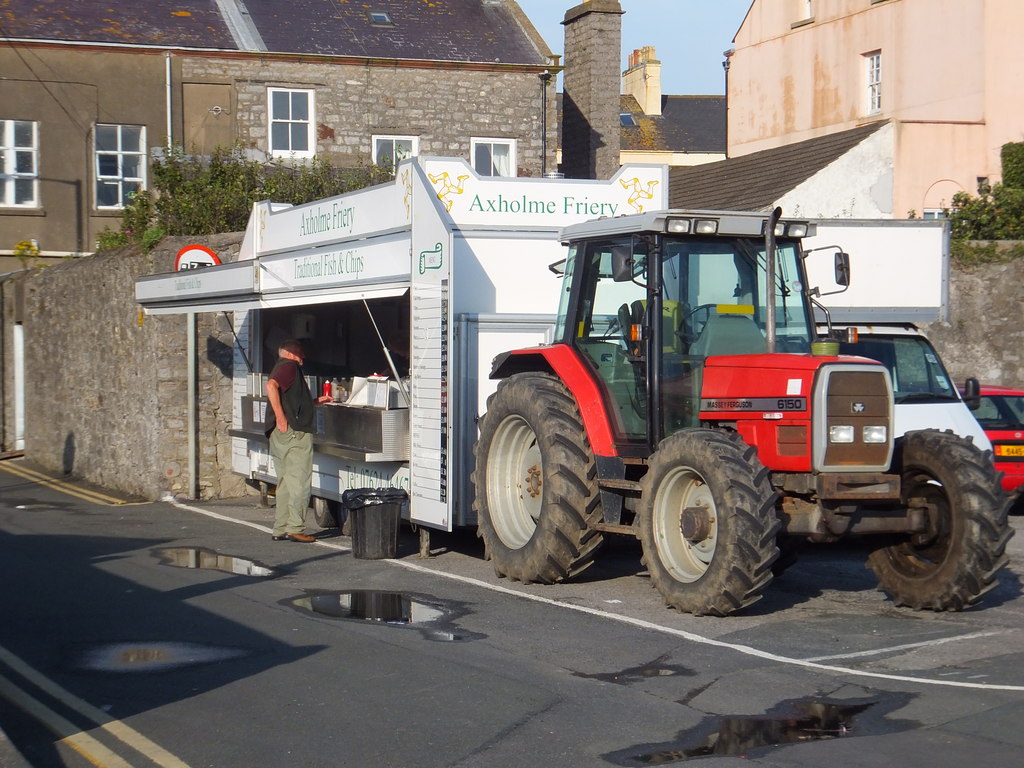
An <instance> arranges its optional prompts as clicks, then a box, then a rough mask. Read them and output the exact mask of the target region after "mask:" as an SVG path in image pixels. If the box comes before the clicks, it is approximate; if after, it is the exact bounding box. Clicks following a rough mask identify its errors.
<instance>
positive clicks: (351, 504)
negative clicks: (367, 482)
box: [341, 488, 409, 509]
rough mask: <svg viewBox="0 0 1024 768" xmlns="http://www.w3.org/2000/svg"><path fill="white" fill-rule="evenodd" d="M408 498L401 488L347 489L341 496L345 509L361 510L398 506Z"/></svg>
mask: <svg viewBox="0 0 1024 768" xmlns="http://www.w3.org/2000/svg"><path fill="white" fill-rule="evenodd" d="M407 498H409V494H407V493H406V492H405V491H404V490H402V489H401V488H349V489H348V490H347V491H343V492H342V494H341V503H342V504H343V505H344V507H345V509H361V508H362V507H369V506H374V505H376V504H400V503H401V502H403V501H405V500H406V499H407Z"/></svg>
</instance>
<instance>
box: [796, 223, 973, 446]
mask: <svg viewBox="0 0 1024 768" xmlns="http://www.w3.org/2000/svg"><path fill="white" fill-rule="evenodd" d="M815 225H816V228H817V233H816V234H815V235H814V236H813V237H808V238H806V239H805V240H804V246H805V249H806V253H807V256H806V258H805V264H806V266H807V275H808V282H809V284H810V285H811V286H812V287H817V288H818V289H819V290H820V291H821V293H822V296H821V298H820V302H821V304H822V305H823V306H824V307H827V317H826V313H824V312H821V313H820V314H819V316H818V320H819V325H818V330H819V333H820V334H821V335H825V334H826V333H828V332H831V333H832V334H833V335H835V336H837V337H838V338H840V339H841V340H842V342H841V345H840V351H841V352H842V353H843V354H854V355H861V356H863V357H870V358H872V359H877V360H879V362H882V363H884V364H885V366H886V367H887V368H888V369H889V373H890V375H891V376H892V382H893V390H894V393H893V394H894V401H895V407H894V414H893V415H894V424H893V429H894V432H895V434H896V435H897V436H899V435H903V434H905V433H906V432H909V431H911V430H917V429H940V430H947V429H948V430H952V431H953V432H955V433H956V434H958V435H961V436H963V437H970V438H971V439H972V440H973V441H974V444H975V445H977V446H978V447H979V448H981V449H982V450H991V447H992V446H991V443H990V441H989V439H988V437H987V436H986V435H985V432H984V430H983V429H982V428H981V425H980V424H978V421H977V419H975V418H974V416H973V414H972V413H971V411H970V410H969V409H968V407H967V405H966V403H965V402H964V400H963V398H962V397H961V395H960V392H959V390H958V388H957V386H956V385H955V383H954V382H953V381H952V380H951V379H950V377H949V374H948V373H947V372H946V368H945V366H944V365H943V363H942V360H941V358H940V356H939V353H938V352H937V351H936V350H935V348H934V347H933V346H932V344H931V342H930V341H929V340H928V339H927V337H926V336H925V334H924V333H922V332H921V330H920V329H919V328H918V326H917V325H916V324H917V323H931V322H935V321H942V320H948V319H949V258H950V250H949V222H948V221H943V220H930V221H926V220H922V219H908V220H895V219H886V220H877V219H819V220H817V221H815ZM837 250H842V251H844V252H846V253H848V254H849V256H850V258H849V261H850V284H849V286H848V287H847V288H846V289H845V290H844V289H843V288H842V287H841V286H839V285H837V283H836V278H835V274H834V272H833V259H832V258H831V255H830V254H834V253H835V252H836V251H837ZM974 383H975V384H976V382H974Z"/></svg>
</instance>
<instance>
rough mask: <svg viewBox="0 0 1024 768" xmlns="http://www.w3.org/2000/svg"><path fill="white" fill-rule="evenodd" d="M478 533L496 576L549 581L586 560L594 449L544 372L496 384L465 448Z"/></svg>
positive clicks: (593, 540) (595, 505)
mask: <svg viewBox="0 0 1024 768" xmlns="http://www.w3.org/2000/svg"><path fill="white" fill-rule="evenodd" d="M473 453H474V455H475V457H476V468H475V469H474V471H473V476H472V479H473V486H474V488H475V499H474V503H473V506H474V509H475V510H476V514H477V526H478V534H479V535H480V536H481V538H483V541H484V547H485V550H486V553H487V557H488V558H489V559H490V561H491V564H492V565H493V566H494V570H495V572H496V573H497V574H498V575H499V576H507V577H508V578H511V579H515V580H517V581H522V582H525V583H531V582H537V583H541V584H552V583H555V582H559V581H564V580H566V579H569V578H571V577H573V576H575V575H576V574H578V573H579V572H580V571H582V570H583V569H584V568H586V567H587V566H588V565H590V564H591V563H592V562H593V558H594V555H595V554H596V553H597V550H598V548H599V547H600V545H601V542H602V540H603V537H602V535H601V533H600V532H599V531H596V530H594V529H593V528H592V527H591V525H592V524H593V523H597V522H599V521H600V519H601V506H600V496H599V494H598V489H597V469H596V464H595V462H594V453H593V450H592V449H591V447H590V443H589V441H588V440H587V437H586V434H585V433H584V430H583V424H582V419H581V417H580V412H579V407H578V405H577V403H576V400H575V398H574V397H573V396H572V394H570V392H569V391H568V390H567V389H566V388H565V386H563V385H562V384H561V382H559V381H558V380H557V379H555V378H554V377H552V376H549V375H545V374H539V373H522V374H516V375H514V376H512V377H510V378H508V379H505V380H504V381H502V382H501V383H500V384H499V385H498V390H497V392H495V393H494V394H493V395H492V396H491V398H490V399H489V400H488V403H487V413H486V414H484V416H483V418H481V419H480V438H479V440H478V441H477V443H476V446H475V447H474V448H473Z"/></svg>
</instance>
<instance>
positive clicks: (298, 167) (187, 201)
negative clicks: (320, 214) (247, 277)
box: [97, 147, 394, 250]
mask: <svg viewBox="0 0 1024 768" xmlns="http://www.w3.org/2000/svg"><path fill="white" fill-rule="evenodd" d="M151 176H152V181H153V183H152V188H151V189H149V190H145V191H142V192H138V193H136V194H133V195H132V196H131V200H130V202H129V203H128V204H127V205H126V206H125V207H124V209H123V210H122V212H121V229H120V231H117V232H113V231H111V230H110V229H105V230H104V231H103V232H101V233H100V235H99V238H98V241H97V248H98V249H99V250H105V249H109V248H118V247H121V246H124V245H128V244H129V243H138V244H140V245H141V246H142V247H143V248H144V249H146V250H149V249H151V248H152V247H153V246H155V245H156V243H158V242H159V241H160V239H161V238H162V237H164V236H165V235H196V236H199V235H212V234H216V233H219V232H238V231H241V230H243V229H245V226H246V223H247V222H248V221H249V214H250V212H251V211H252V204H253V203H255V202H257V201H259V200H273V201H275V202H280V203H291V204H292V205H299V204H302V203H308V202H310V201H312V200H319V199H321V198H324V197H333V196H335V195H341V194H345V193H346V192H351V191H353V190H355V189H362V188H363V187H367V186H371V185H373V184H380V183H383V182H385V181H388V180H389V179H392V178H394V174H393V172H391V171H389V170H388V169H385V168H381V167H378V166H372V165H371V166H365V167H359V168H337V167H335V166H333V165H331V164H330V163H329V162H328V161H326V160H324V159H322V158H313V159H312V160H311V161H308V162H300V163H297V164H294V165H290V164H288V163H285V162H284V161H283V160H277V161H275V162H273V163H269V164H265V163H260V162H257V161H255V160H251V159H249V158H248V157H246V154H245V152H244V151H243V150H242V148H241V147H234V148H232V149H217V150H215V151H214V153H213V154H212V155H209V156H197V155H186V154H185V153H184V152H183V151H182V149H181V148H180V147H174V148H171V149H169V150H168V151H167V152H165V154H164V157H163V158H162V159H159V160H154V161H153V164H152V170H151Z"/></svg>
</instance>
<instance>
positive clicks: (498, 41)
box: [246, 0, 546, 64]
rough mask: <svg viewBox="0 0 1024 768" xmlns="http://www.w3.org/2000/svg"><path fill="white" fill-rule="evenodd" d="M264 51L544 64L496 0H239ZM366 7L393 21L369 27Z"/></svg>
mask: <svg viewBox="0 0 1024 768" xmlns="http://www.w3.org/2000/svg"><path fill="white" fill-rule="evenodd" d="M246 6H247V7H248V8H249V13H250V16H251V17H252V20H253V21H254V22H255V23H256V26H257V28H258V29H259V30H260V33H261V34H262V35H263V39H264V41H265V42H266V44H267V48H268V50H271V51H292V50H300V51H302V52H304V53H320V54H327V55H336V56H366V57H380V58H401V59H424V60H435V61H466V62H468V61H472V62H497V63H502V64H544V63H546V57H543V56H541V54H540V52H539V51H538V50H537V48H536V47H535V46H534V45H533V44H532V43H531V41H530V39H529V38H528V37H527V36H526V35H525V34H524V32H523V30H522V28H521V27H520V26H519V25H518V23H517V22H516V21H515V20H514V17H513V16H512V14H511V13H510V11H509V8H508V7H507V5H506V4H504V3H496V2H487V1H486V0H484V1H481V0H372V1H371V2H366V0H289V2H287V3H282V2H280V0H246ZM370 11H378V12H379V11H383V12H385V13H387V14H388V16H389V17H390V19H391V21H392V22H393V26H388V25H380V24H374V23H372V22H371V20H370V15H369V12H370Z"/></svg>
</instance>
